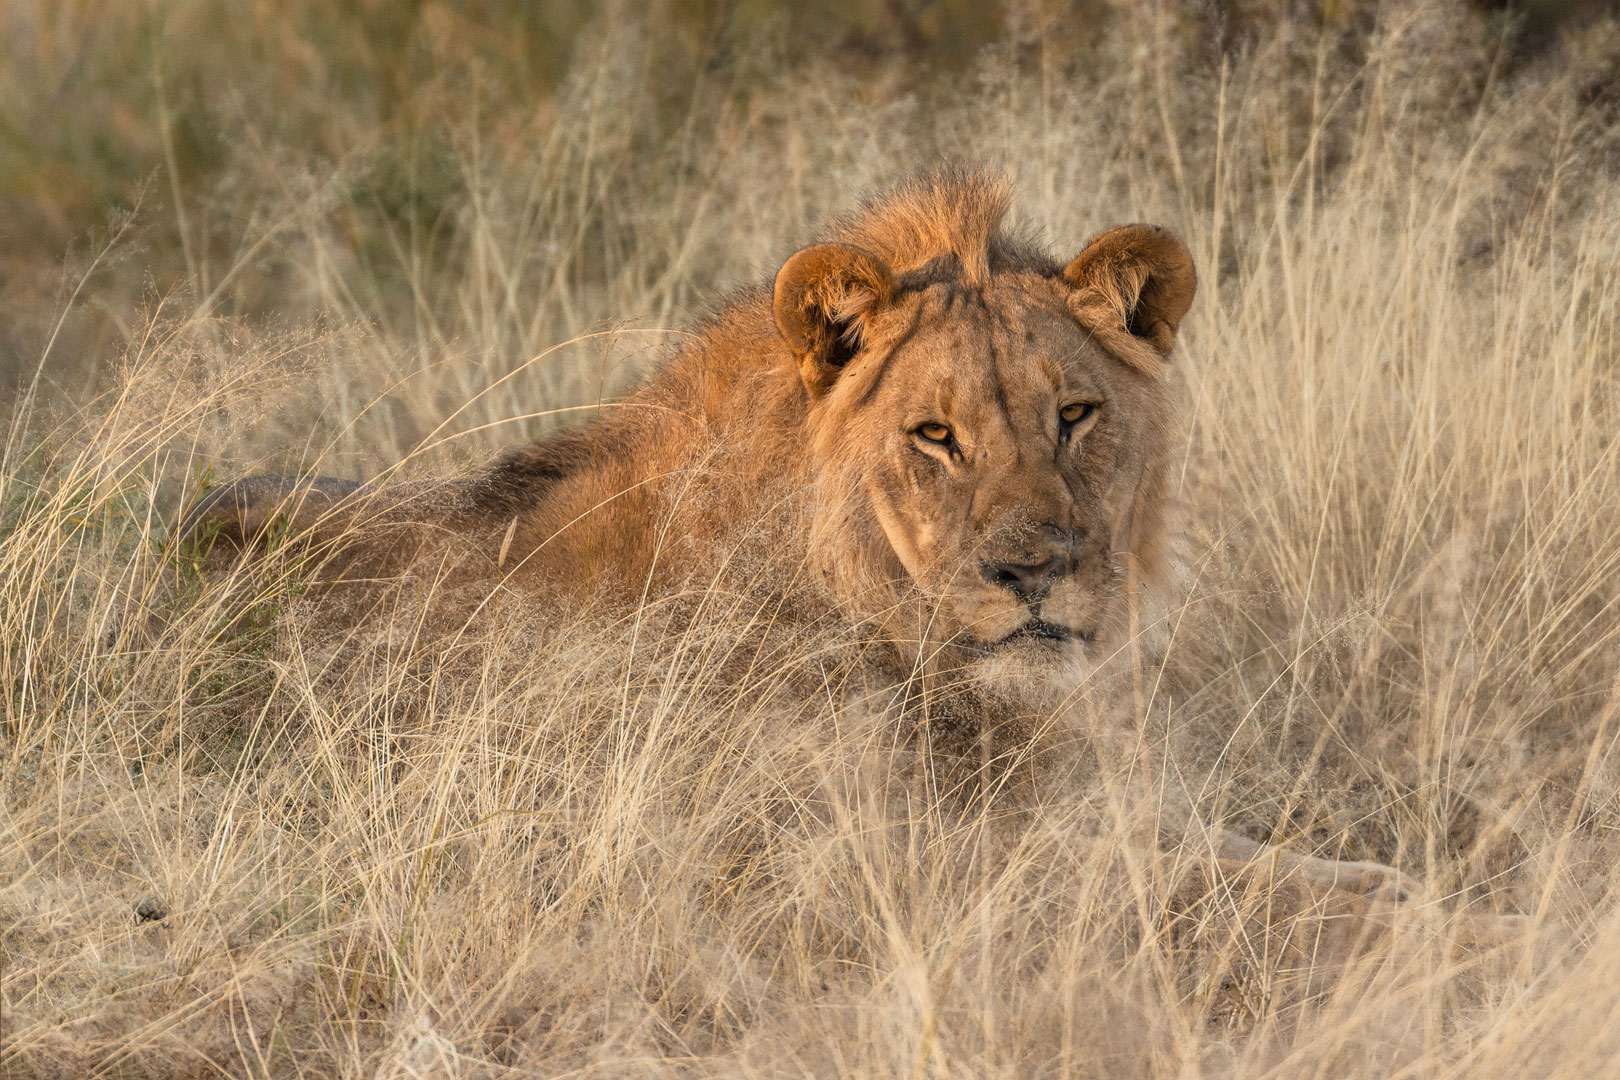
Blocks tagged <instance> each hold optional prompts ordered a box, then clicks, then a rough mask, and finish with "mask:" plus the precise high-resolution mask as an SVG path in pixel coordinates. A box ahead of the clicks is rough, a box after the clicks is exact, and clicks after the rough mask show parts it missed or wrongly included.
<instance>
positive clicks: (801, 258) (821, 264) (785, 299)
mask: <svg viewBox="0 0 1620 1080" xmlns="http://www.w3.org/2000/svg"><path fill="white" fill-rule="evenodd" d="M893 297H894V274H892V273H891V272H890V271H889V268H888V267H887V266H885V265H884V264H883V260H881V259H879V258H878V257H877V256H876V255H873V254H872V253H871V252H868V251H863V250H861V249H860V248H858V247H851V246H850V245H848V244H817V245H815V246H814V247H807V248H805V249H804V250H803V251H800V252H799V253H797V254H796V255H794V256H793V257H792V258H791V259H789V260H788V261H787V262H786V263H784V264H783V265H782V269H781V270H779V271H778V272H777V274H776V290H775V296H774V298H773V299H772V301H771V307H772V309H773V311H774V313H775V315H776V328H777V329H778V330H780V331H781V332H782V337H783V338H785V339H786V340H787V343H788V345H789V347H791V348H792V349H793V352H794V354H795V355H796V356H798V358H799V372H800V374H801V375H802V376H803V377H804V384H805V386H807V387H808V388H809V389H810V392H811V393H812V394H822V393H825V392H826V391H827V389H828V388H829V387H831V386H832V384H833V382H834V381H835V380H836V379H837V378H838V375H839V373H840V372H841V371H842V370H843V368H844V365H845V364H847V363H849V362H850V360H852V359H853V358H854V356H855V354H856V353H857V352H859V351H860V347H861V335H862V333H863V331H864V329H865V323H866V319H867V318H868V317H869V316H870V315H871V314H872V313H873V312H874V311H877V310H878V309H880V308H882V307H884V306H885V305H886V304H888V303H889V301H890V300H891V299H892V298H893Z"/></svg>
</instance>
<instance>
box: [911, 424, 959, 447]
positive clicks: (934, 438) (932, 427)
mask: <svg viewBox="0 0 1620 1080" xmlns="http://www.w3.org/2000/svg"><path fill="white" fill-rule="evenodd" d="M917 434H919V435H921V436H922V437H923V438H925V439H927V440H928V441H929V442H937V443H943V442H950V441H951V429H950V428H948V427H946V426H945V425H944V424H923V425H922V426H921V427H919V428H918V429H917Z"/></svg>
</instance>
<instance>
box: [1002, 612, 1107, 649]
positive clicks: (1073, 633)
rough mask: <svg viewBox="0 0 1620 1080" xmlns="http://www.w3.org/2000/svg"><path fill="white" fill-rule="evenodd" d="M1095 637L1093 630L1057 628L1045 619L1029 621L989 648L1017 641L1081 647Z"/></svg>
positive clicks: (1056, 625)
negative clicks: (1073, 644) (1078, 643)
mask: <svg viewBox="0 0 1620 1080" xmlns="http://www.w3.org/2000/svg"><path fill="white" fill-rule="evenodd" d="M1096 636H1097V631H1096V629H1095V628H1093V629H1091V630H1076V629H1073V628H1071V627H1067V626H1059V625H1058V624H1057V623H1053V622H1047V621H1046V620H1045V619H1031V620H1030V621H1029V622H1027V623H1025V624H1024V625H1023V626H1020V627H1019V628H1018V629H1017V630H1014V631H1013V632H1012V633H1010V634H1008V635H1007V636H1006V637H1004V638H1002V639H1001V640H1000V641H997V642H993V643H992V644H991V648H999V647H1001V646H1003V645H1011V644H1013V643H1014V642H1018V641H1041V642H1051V643H1052V644H1061V643H1062V642H1066V641H1078V642H1080V643H1081V644H1083V645H1089V644H1091V642H1092V640H1093V639H1094V638H1095V637H1096Z"/></svg>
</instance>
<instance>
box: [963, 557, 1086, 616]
mask: <svg viewBox="0 0 1620 1080" xmlns="http://www.w3.org/2000/svg"><path fill="white" fill-rule="evenodd" d="M1065 561H1066V560H1064V559H1063V558H1062V557H1061V556H1056V555H1054V556H1053V557H1052V558H1050V559H1046V560H1044V561H1042V562H1035V563H1026V562H995V563H985V564H984V568H983V570H984V579H985V580H986V581H988V582H990V583H991V584H992V585H1000V586H1001V587H1002V588H1004V589H1011V590H1012V591H1013V592H1014V594H1016V595H1017V597H1018V599H1020V600H1022V601H1024V602H1025V603H1031V604H1032V603H1034V602H1036V601H1037V600H1044V599H1046V594H1047V593H1049V592H1051V591H1052V583H1053V582H1054V581H1056V580H1057V579H1058V578H1059V577H1060V576H1062V574H1063V566H1064V563H1065Z"/></svg>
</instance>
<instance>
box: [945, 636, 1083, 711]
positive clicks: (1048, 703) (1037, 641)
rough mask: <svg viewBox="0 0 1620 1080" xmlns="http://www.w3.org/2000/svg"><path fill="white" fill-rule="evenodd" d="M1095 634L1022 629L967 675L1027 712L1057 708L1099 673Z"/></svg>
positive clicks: (984, 653) (982, 654)
mask: <svg viewBox="0 0 1620 1080" xmlns="http://www.w3.org/2000/svg"><path fill="white" fill-rule="evenodd" d="M1093 637H1094V634H1092V633H1086V634H1078V633H1062V634H1054V633H1047V632H1043V630H1042V628H1036V629H1035V630H1034V631H1033V632H1032V631H1028V630H1020V631H1018V632H1015V633H1013V634H1010V635H1008V636H1007V637H1005V638H1002V639H1001V640H1000V641H997V642H995V643H993V644H992V645H990V646H988V647H986V648H983V649H981V650H980V651H979V652H978V655H977V656H975V657H974V659H973V660H972V661H971V662H969V663H968V664H967V666H966V669H965V672H966V674H967V676H968V678H969V680H970V681H971V682H972V683H973V684H974V686H975V687H977V688H978V689H979V690H980V691H981V692H982V693H986V694H988V695H990V696H992V697H995V698H998V699H1007V700H1009V701H1012V700H1016V701H1017V702H1018V703H1020V704H1021V705H1022V706H1023V707H1026V708H1034V709H1046V708H1057V707H1059V706H1060V705H1062V704H1063V703H1064V702H1065V701H1067V700H1070V699H1072V698H1073V697H1074V696H1075V695H1076V694H1079V693H1083V692H1084V690H1085V688H1086V686H1087V684H1088V683H1089V682H1090V681H1091V680H1092V678H1093V677H1094V676H1095V675H1096V674H1097V671H1098V664H1097V661H1096V659H1095V658H1094V656H1093V655H1092V649H1091V644H1092V638H1093Z"/></svg>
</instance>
